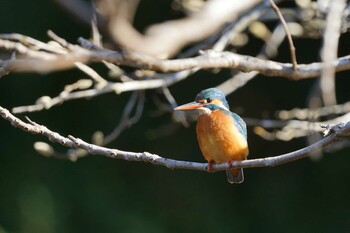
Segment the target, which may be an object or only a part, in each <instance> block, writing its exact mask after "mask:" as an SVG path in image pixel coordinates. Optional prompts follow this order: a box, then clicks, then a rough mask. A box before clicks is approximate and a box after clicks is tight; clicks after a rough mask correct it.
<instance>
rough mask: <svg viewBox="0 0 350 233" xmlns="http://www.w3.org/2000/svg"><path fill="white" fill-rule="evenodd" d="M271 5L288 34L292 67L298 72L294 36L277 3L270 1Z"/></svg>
mask: <svg viewBox="0 0 350 233" xmlns="http://www.w3.org/2000/svg"><path fill="white" fill-rule="evenodd" d="M269 1H270V3H271V6H272V7H273V9H274V10H275V12H276V13H277V15H278V17H279V19H280V20H281V23H282V25H283V28H284V30H285V32H286V34H287V38H288V43H289V49H290V56H291V59H292V65H293V70H296V68H297V64H298V63H297V56H296V54H295V46H294V43H293V39H292V35H291V34H290V31H289V29H288V25H287V23H286V21H285V20H284V17H283V15H282V13H281V11H280V9H279V8H278V6H277V5H276V4H275V2H274V1H273V0H269Z"/></svg>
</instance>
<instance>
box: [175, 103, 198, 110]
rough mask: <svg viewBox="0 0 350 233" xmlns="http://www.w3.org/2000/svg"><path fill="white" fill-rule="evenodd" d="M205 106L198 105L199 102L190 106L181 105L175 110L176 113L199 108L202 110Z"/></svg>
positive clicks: (189, 104)
mask: <svg viewBox="0 0 350 233" xmlns="http://www.w3.org/2000/svg"><path fill="white" fill-rule="evenodd" d="M202 107H203V104H201V103H197V102H195V101H194V102H191V103H188V104H184V105H180V106H179V107H177V108H175V109H174V110H175V111H186V110H196V109H199V108H202Z"/></svg>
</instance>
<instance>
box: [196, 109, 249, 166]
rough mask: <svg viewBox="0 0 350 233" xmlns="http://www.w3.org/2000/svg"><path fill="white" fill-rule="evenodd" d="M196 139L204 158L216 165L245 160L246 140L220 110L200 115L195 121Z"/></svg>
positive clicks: (231, 119) (231, 120)
mask: <svg viewBox="0 0 350 233" xmlns="http://www.w3.org/2000/svg"><path fill="white" fill-rule="evenodd" d="M196 131H197V139H198V143H199V147H200V149H201V151H202V153H203V156H204V158H205V159H206V160H207V161H208V162H210V161H214V162H216V163H223V162H228V161H230V160H234V161H236V160H238V161H240V160H245V159H246V158H247V155H248V144H247V140H246V138H245V137H244V136H243V135H242V134H241V133H240V132H239V130H238V129H237V128H236V126H235V125H234V122H233V118H232V117H231V116H230V115H228V114H225V113H223V112H222V111H220V110H215V111H213V112H212V113H211V114H210V115H201V116H200V117H199V118H198V120H197V127H196Z"/></svg>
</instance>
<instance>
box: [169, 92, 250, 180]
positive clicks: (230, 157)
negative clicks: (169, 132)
mask: <svg viewBox="0 0 350 233" xmlns="http://www.w3.org/2000/svg"><path fill="white" fill-rule="evenodd" d="M174 110H176V111H188V110H192V111H197V112H198V114H199V117H198V119H197V125H196V133H197V139H198V144H199V148H200V150H201V151H202V154H203V156H204V158H205V159H206V160H207V161H208V170H209V171H211V170H212V166H213V164H214V163H224V162H228V163H229V164H230V165H232V163H233V162H234V161H242V160H245V159H247V156H248V153H249V149H248V142H247V128H246V124H245V122H244V121H243V119H242V118H241V117H240V116H239V115H237V114H236V113H234V112H231V111H230V107H229V104H228V102H227V100H226V98H225V94H224V93H223V92H222V91H221V90H220V89H217V88H209V89H205V90H202V91H201V92H199V93H198V95H197V96H196V98H195V101H194V102H191V103H188V104H184V105H181V106H179V107H177V108H175V109H174ZM226 176H227V180H228V182H229V183H231V184H240V183H242V182H243V181H244V174H243V169H242V168H238V169H229V170H226Z"/></svg>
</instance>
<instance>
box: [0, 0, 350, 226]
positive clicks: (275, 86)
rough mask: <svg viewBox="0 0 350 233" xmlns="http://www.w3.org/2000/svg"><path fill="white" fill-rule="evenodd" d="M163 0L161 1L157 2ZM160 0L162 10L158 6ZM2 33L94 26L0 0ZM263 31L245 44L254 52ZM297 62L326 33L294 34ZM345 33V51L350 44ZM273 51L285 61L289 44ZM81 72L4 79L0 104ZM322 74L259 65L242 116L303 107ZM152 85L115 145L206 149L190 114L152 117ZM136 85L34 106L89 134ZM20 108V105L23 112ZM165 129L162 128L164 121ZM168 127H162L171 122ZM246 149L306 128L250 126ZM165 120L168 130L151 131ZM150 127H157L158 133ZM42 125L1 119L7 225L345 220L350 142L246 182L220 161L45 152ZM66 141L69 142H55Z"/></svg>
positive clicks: (155, 15) (214, 78)
mask: <svg viewBox="0 0 350 233" xmlns="http://www.w3.org/2000/svg"><path fill="white" fill-rule="evenodd" d="M166 4H167V1H159V0H158V1H150V0H148V1H145V2H144V3H142V5H141V7H142V8H141V9H140V10H139V12H138V15H137V18H136V19H137V22H136V23H137V25H138V26H139V27H140V29H141V28H143V27H145V25H147V24H149V23H151V22H157V21H161V20H163V19H166V18H167V17H168V14H169V12H168V11H169V7H168V6H167V5H166ZM155 6H157V7H158V10H157V11H156V12H155V11H153V10H152V9H154V8H155ZM160 7H162V9H163V10H159V8H160ZM0 12H1V13H0V22H1V24H0V25H1V26H0V33H15V32H16V33H21V34H24V35H28V36H31V37H34V38H37V39H40V40H44V41H47V40H48V38H47V36H46V31H47V30H48V29H52V30H53V31H54V32H55V33H57V34H58V35H60V36H62V37H64V38H65V39H67V40H68V41H70V42H73V43H74V42H75V41H76V39H77V38H78V37H80V36H83V37H85V38H88V37H89V36H90V30H89V28H87V27H86V26H84V25H82V24H80V23H79V22H77V21H75V20H74V19H73V18H72V17H69V16H67V15H66V14H65V12H64V11H62V10H61V9H60V8H58V7H57V6H56V5H54V4H53V3H51V2H50V1H44V0H31V1H19V0H11V1H10V0H2V1H1V2H0ZM259 43H261V42H259V41H256V42H254V43H253V42H252V43H251V44H253V45H254V46H249V47H247V48H244V49H243V50H241V51H240V52H241V53H244V54H251V55H254V54H256V51H258V49H259ZM295 44H296V48H297V56H298V60H299V62H300V63H309V62H314V61H318V60H319V49H320V46H321V42H320V41H318V40H310V39H304V40H296V41H295ZM348 47H349V43H348V39H347V38H346V36H345V37H343V38H342V41H341V47H340V51H341V52H340V53H342V55H345V54H348V53H347V52H348V51H347V50H349V49H348ZM279 51H280V56H279V57H278V58H276V59H278V60H280V61H287V62H288V61H289V50H288V45H287V44H286V43H284V44H283V45H282V47H281V48H280V50H279ZM339 76H344V77H343V78H338V79H337V94H338V100H339V102H344V101H348V100H349V94H348V88H347V87H348V85H349V81H347V76H348V73H346V72H343V73H341V74H339ZM82 77H84V74H82V73H81V72H79V71H76V70H73V71H64V72H57V73H54V74H49V75H45V76H42V75H37V74H10V75H8V76H4V77H3V78H1V79H0V105H1V106H3V107H6V108H8V109H11V108H12V107H15V106H19V105H26V104H31V103H34V102H35V100H36V99H37V98H39V97H40V96H43V95H49V96H55V95H57V94H58V93H59V92H60V90H62V88H63V87H64V85H66V84H69V83H73V82H74V81H76V80H78V79H79V78H82ZM228 77H230V73H229V71H223V72H220V73H218V74H214V73H211V72H208V71H202V72H199V73H198V74H196V75H194V76H192V77H190V78H188V79H187V80H185V81H183V82H181V83H179V84H176V85H174V86H172V87H170V90H171V91H172V93H173V95H174V97H175V98H176V100H177V101H178V103H180V104H182V103H186V102H189V101H192V99H193V98H194V96H195V95H196V94H197V92H198V91H200V90H201V89H204V88H207V87H211V86H215V85H217V84H219V83H221V82H223V81H224V80H226V79H227V78H228ZM313 82H315V80H306V81H299V82H293V81H288V80H286V79H283V78H268V77H258V78H257V79H255V80H254V81H252V82H250V83H248V84H247V85H246V86H245V87H244V88H242V89H240V90H238V91H237V92H235V93H234V94H232V95H230V96H228V100H229V102H230V103H231V106H232V109H234V110H235V109H237V111H239V112H240V114H241V115H242V116H243V117H257V118H261V117H262V116H263V115H264V116H270V117H272V116H273V112H274V111H275V110H278V109H291V108H294V107H305V99H306V97H307V95H308V91H309V90H310V88H311V86H312V84H313ZM154 94H155V93H154V91H148V92H147V101H146V105H145V113H144V115H143V118H142V119H141V121H140V122H139V123H138V124H137V125H135V126H133V127H131V128H130V129H128V130H127V131H125V132H123V133H122V134H121V136H120V137H119V138H118V139H117V140H116V141H115V142H114V143H113V144H111V145H109V146H110V147H115V148H118V149H122V150H131V151H149V152H152V153H156V154H159V155H160V156H163V157H169V158H174V159H181V160H189V161H201V162H204V159H203V158H202V156H201V153H200V151H199V148H198V145H197V141H196V137H195V128H194V124H192V125H191V127H189V128H184V127H182V126H178V130H175V131H169V132H162V130H160V129H162V128H161V127H164V126H168V125H169V124H173V123H172V118H171V114H165V115H163V116H161V117H153V116H152V112H153V111H155V110H156V107H155V106H154V104H153V103H152V101H150V100H151V98H152V95H154ZM129 95H130V93H124V94H122V95H120V96H117V95H114V94H108V95H104V96H100V97H97V98H94V99H91V100H76V101H71V102H67V103H65V104H63V105H61V106H57V107H54V108H52V109H50V110H48V111H43V112H39V113H31V114H28V116H29V117H30V118H31V119H32V120H34V121H36V122H38V123H40V124H44V125H46V126H47V127H49V128H50V129H52V130H54V131H57V132H59V133H61V134H63V135H68V134H72V135H74V136H76V137H80V138H83V139H85V140H88V141H90V140H91V134H92V133H93V132H95V131H96V130H102V131H103V132H105V133H108V132H110V131H111V130H112V129H113V128H114V127H115V126H116V125H117V123H118V121H119V118H120V113H121V111H122V109H123V106H124V104H125V102H126V101H127V98H128V97H129ZM20 117H21V118H23V116H22V115H21V116H20ZM163 131H164V130H163ZM165 131H166V130H165ZM248 131H249V132H248V137H249V145H250V158H258V157H266V156H273V155H278V154H283V153H286V152H290V151H293V150H296V149H299V148H301V147H303V146H305V141H304V139H297V140H293V141H291V142H281V141H265V140H263V139H261V138H259V137H257V136H255V135H253V133H252V131H251V128H249V129H248ZM154 132H158V133H159V132H162V133H163V134H165V136H161V135H159V136H157V135H156V136H157V137H156V138H155V139H154V137H153V136H152V135H154ZM151 136H152V137H151ZM36 141H47V140H46V139H45V138H43V137H41V136H34V135H30V134H27V133H24V132H23V131H21V130H18V129H15V128H13V127H11V125H10V124H9V122H6V121H4V120H2V119H0V233H17V232H26V233H28V232H29V233H39V232H42V233H51V232H65V233H73V232H84V233H88V232H152V233H156V232H349V231H350V199H349V196H348V195H349V191H350V181H349V180H350V173H349V164H350V157H349V149H343V150H341V151H339V152H336V153H330V154H325V156H324V157H323V158H322V159H321V160H319V161H317V162H315V161H312V160H310V159H303V160H300V161H296V162H292V163H289V164H286V165H283V166H279V167H276V168H257V169H246V170H245V175H246V180H245V182H244V183H243V184H242V185H230V184H228V183H227V181H226V178H225V175H224V174H223V173H219V172H218V173H214V174H209V173H204V172H198V171H186V170H175V171H172V170H169V169H166V168H163V167H157V166H154V165H150V164H146V163H138V162H127V161H122V160H112V159H108V158H104V157H101V156H89V157H86V158H83V159H80V160H78V161H77V162H69V161H61V160H55V159H52V158H45V157H43V156H41V155H38V154H37V153H36V152H35V151H34V149H33V143H34V142H36ZM53 146H54V147H55V149H57V150H58V151H63V152H64V151H65V150H66V148H63V147H60V146H58V145H53Z"/></svg>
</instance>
